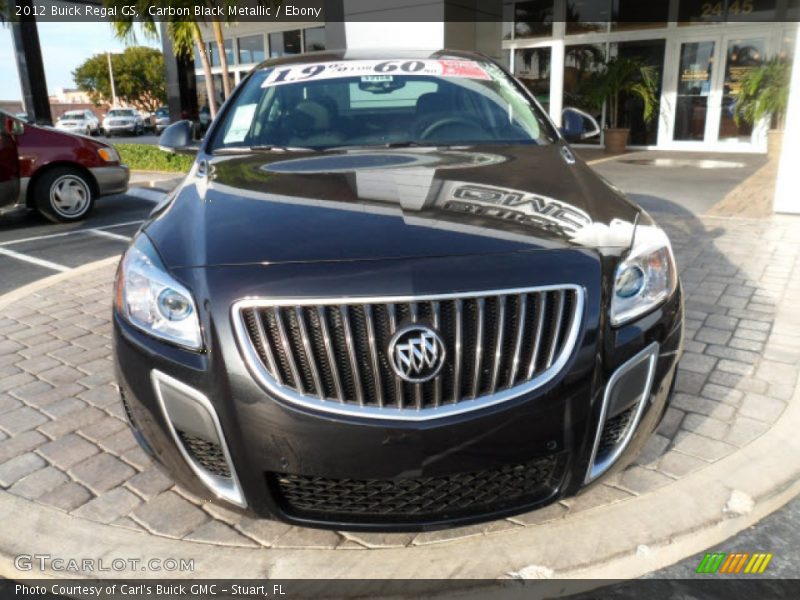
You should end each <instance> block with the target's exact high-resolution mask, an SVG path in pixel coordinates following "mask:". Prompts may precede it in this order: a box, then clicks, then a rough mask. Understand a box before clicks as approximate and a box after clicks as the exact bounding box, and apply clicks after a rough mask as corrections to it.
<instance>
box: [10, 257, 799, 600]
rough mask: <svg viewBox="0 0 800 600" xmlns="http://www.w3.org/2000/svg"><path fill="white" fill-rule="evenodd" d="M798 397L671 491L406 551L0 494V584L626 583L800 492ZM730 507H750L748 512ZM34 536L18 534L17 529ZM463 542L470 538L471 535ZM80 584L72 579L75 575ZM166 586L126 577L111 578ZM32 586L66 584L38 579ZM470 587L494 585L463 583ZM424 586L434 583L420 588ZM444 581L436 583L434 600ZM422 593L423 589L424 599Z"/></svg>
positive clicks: (34, 287) (13, 295)
mask: <svg viewBox="0 0 800 600" xmlns="http://www.w3.org/2000/svg"><path fill="white" fill-rule="evenodd" d="M116 260H118V259H117V258H110V259H104V260H101V261H97V262H94V263H90V264H88V265H84V266H82V267H79V268H77V269H75V270H73V271H70V272H69V273H63V274H58V275H53V276H51V277H48V278H46V279H44V280H41V281H38V282H35V283H32V284H28V285H26V286H23V287H22V288H19V289H17V290H14V291H12V292H9V293H8V294H5V295H3V296H0V308H2V307H3V306H6V305H8V304H9V303H11V302H14V301H17V300H19V299H20V298H23V297H25V296H26V295H29V294H31V293H35V292H39V291H41V290H43V289H46V288H48V287H50V286H51V285H54V284H56V283H60V282H63V281H65V280H68V279H69V278H70V277H73V276H77V275H79V274H81V273H86V272H89V271H93V270H96V269H99V268H103V267H106V266H110V265H111V264H113V263H114V262H115V261H116ZM798 423H800V389H798V388H797V387H795V391H794V395H793V398H792V400H791V401H790V402H789V404H788V405H787V408H786V409H785V411H784V412H783V414H782V415H781V416H780V417H779V419H778V420H777V422H776V423H775V424H774V425H773V427H772V428H771V429H770V430H768V431H767V432H766V433H765V434H763V435H762V436H761V437H760V438H758V439H756V440H754V441H753V442H751V443H750V444H749V445H747V446H745V447H744V448H743V449H741V450H739V451H737V452H735V453H734V454H731V455H729V456H728V457H726V458H723V459H721V460H719V461H718V462H716V463H713V464H710V465H708V466H706V467H704V468H703V469H701V470H699V471H696V472H694V473H692V474H690V475H688V476H686V477H684V478H682V479H680V480H678V481H676V482H674V483H670V484H668V485H666V486H664V487H661V488H659V489H657V490H655V491H653V492H650V493H648V494H645V495H642V496H638V497H635V498H631V499H629V500H624V501H620V502H617V503H615V504H609V505H603V506H598V507H595V508H592V509H587V510H585V511H582V512H580V513H577V514H576V515H575V516H572V517H570V516H567V517H566V518H563V519H559V520H554V521H549V522H543V523H542V524H540V525H537V526H532V527H526V528H522V527H519V528H515V529H505V530H498V531H495V532H493V533H489V534H486V535H483V536H478V535H474V536H472V537H462V538H459V539H457V540H450V541H442V542H440V543H431V544H425V545H418V546H411V547H408V548H378V549H373V550H372V551H369V552H367V551H364V550H354V551H350V552H347V551H345V550H343V549H336V550H332V549H315V548H307V547H298V548H288V549H286V548H282V549H270V548H267V549H249V548H239V547H236V548H234V547H220V546H214V545H208V544H202V543H197V542H188V541H181V540H177V539H175V540H173V539H168V538H164V537H159V536H153V535H149V534H147V533H143V532H138V531H133V530H126V529H123V528H119V527H109V526H106V525H102V524H100V523H97V522H93V521H88V520H84V519H82V518H80V517H75V516H71V515H67V514H65V513H62V512H60V511H59V510H57V509H54V508H49V507H46V506H42V505H38V504H35V503H34V502H31V501H28V500H25V499H23V498H21V497H18V496H15V495H12V494H10V493H8V492H5V491H1V492H0V576H4V577H8V578H16V579H19V578H21V577H25V576H27V575H28V574H29V572H25V571H19V570H17V569H16V568H15V567H14V557H15V556H18V555H20V554H26V555H29V554H49V555H50V556H52V557H62V558H72V557H76V558H79V557H86V558H89V557H91V558H95V559H101V558H102V559H103V561H104V562H106V563H110V562H111V561H112V560H113V559H114V558H125V559H130V558H138V559H140V560H143V561H146V560H148V559H150V558H154V557H160V558H163V557H180V558H185V559H194V560H195V564H196V567H197V569H196V572H194V573H178V572H173V573H170V574H169V576H171V577H187V578H188V577H194V576H197V577H202V578H216V577H220V578H235V577H249V578H253V577H255V578H272V579H293V578H308V577H309V574H313V576H314V577H321V578H323V577H324V578H352V579H374V578H419V579H442V578H464V577H469V578H475V579H492V580H494V579H497V578H508V577H513V578H527V577H541V576H543V575H544V577H546V578H551V577H552V578H587V579H588V578H609V577H612V576H613V577H614V578H617V579H618V578H621V577H637V576H640V575H642V574H644V573H647V572H650V571H652V570H654V569H658V568H661V567H664V566H666V565H669V564H672V563H674V562H676V561H677V560H680V559H681V558H684V557H686V556H689V555H692V554H694V553H696V552H699V551H702V550H703V549H705V548H707V547H709V546H711V545H714V544H717V543H720V542H722V541H723V540H725V539H727V538H728V537H729V536H731V535H733V534H735V533H737V532H739V531H741V530H743V529H745V528H747V527H749V526H751V525H752V524H753V523H755V522H756V521H758V520H759V519H760V518H763V517H764V516H766V515H767V514H769V513H770V512H772V511H773V510H776V509H777V508H779V507H780V506H782V505H783V504H784V503H785V502H787V501H788V500H790V499H791V498H792V497H793V496H794V495H795V494H796V493H797V492H799V491H800V480H799V477H800V460H798V456H800V436H797V433H796V432H797V424H798ZM732 497H733V498H744V499H745V500H748V499H749V500H751V501H752V507H749V506H747V505H748V504H749V503H748V502H744V503H743V504H744V506H745V508H744V509H742V508H737V506H738V505H739V503H735V502H732ZM20 522H23V523H25V525H26V530H27V532H26V533H27V535H26V536H24V538H23V536H20V535H19V523H20ZM465 535H466V532H465ZM69 575H70V576H74V574H71V573H70V574H69ZM133 575H135V576H137V577H141V576H143V575H145V576H159V575H163V573H142V572H139V571H119V572H109V573H103V576H106V577H131V576H133ZM35 576H36V577H43V576H51V577H52V576H63V573H60V572H54V571H49V572H39V571H36V573H35ZM462 583H463V586H464V588H470V587H480V586H485V585H486V582H485V581H483V582H481V581H475V582H462ZM420 585H421V586H422V587H424V585H427V584H422V583H421V584H420ZM436 585H437V584H436V582H435V581H432V582H431V583H430V587H431V591H433V589H434V586H436ZM417 591H418V592H423V590H422V589H419V590H417Z"/></svg>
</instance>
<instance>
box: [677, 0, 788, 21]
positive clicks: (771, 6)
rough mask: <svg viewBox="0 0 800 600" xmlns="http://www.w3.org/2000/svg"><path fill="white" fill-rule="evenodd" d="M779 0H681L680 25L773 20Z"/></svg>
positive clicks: (679, 7) (679, 8)
mask: <svg viewBox="0 0 800 600" xmlns="http://www.w3.org/2000/svg"><path fill="white" fill-rule="evenodd" d="M776 3H777V0H679V5H678V22H679V24H680V25H693V24H697V23H723V22H725V21H747V22H752V21H771V20H773V19H774V17H775V6H776Z"/></svg>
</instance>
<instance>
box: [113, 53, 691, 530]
mask: <svg viewBox="0 0 800 600" xmlns="http://www.w3.org/2000/svg"><path fill="white" fill-rule="evenodd" d="M564 122H565V127H564V129H563V130H558V129H556V127H555V126H554V125H553V123H552V122H551V121H550V119H549V118H548V116H547V115H546V114H545V113H544V111H543V110H542V109H541V107H540V106H539V105H538V104H537V103H536V101H535V99H534V98H533V97H532V96H531V95H530V93H529V92H528V91H527V90H526V89H525V88H524V87H522V86H521V85H520V83H519V82H517V81H516V80H515V79H513V78H512V77H511V76H510V75H509V74H508V73H507V72H506V71H505V70H504V69H503V68H502V67H500V66H499V65H497V64H495V63H494V62H492V61H491V60H489V59H486V58H484V57H482V56H479V55H475V54H466V53H457V52H449V51H440V52H435V53H429V52H428V53H419V52H405V53H392V54H386V55H377V54H375V53H370V54H363V53H362V54H359V53H356V52H352V51H348V52H347V53H342V52H326V53H320V54H306V55H302V56H296V57H291V58H283V59H277V60H271V61H267V62H265V63H263V64H261V65H259V66H258V67H256V68H255V69H253V71H252V72H251V73H250V74H249V75H248V76H247V78H246V79H245V80H244V81H243V82H242V84H241V85H240V86H239V87H238V88H237V90H236V91H235V93H234V95H233V97H232V98H231V99H230V100H229V101H228V103H227V104H226V105H225V107H224V108H223V110H222V112H221V113H220V114H219V115H218V117H217V118H216V120H215V121H214V123H213V124H212V126H211V128H210V129H209V131H208V133H207V134H206V136H205V138H204V139H203V141H202V142H201V143H200V144H199V148H197V147H193V146H192V144H193V143H194V142H193V141H192V137H191V133H192V126H191V124H190V123H188V122H185V121H184V122H178V123H175V124H173V125H172V126H170V127H169V128H168V129H167V130H166V131H165V132H164V134H163V136H162V138H161V141H160V145H161V146H162V147H163V148H164V149H167V150H172V151H191V152H196V153H197V157H196V161H195V163H194V166H193V167H192V169H191V171H190V172H189V174H188V176H187V177H186V179H185V181H184V182H183V183H182V184H181V185H180V186H179V187H178V188H177V189H176V190H175V191H173V192H172V193H171V194H170V195H169V196H168V198H167V199H166V200H165V201H164V202H163V203H162V205H160V206H159V207H157V209H156V210H155V211H154V213H153V214H152V216H151V217H150V219H149V220H148V222H147V223H145V224H144V226H143V227H142V229H141V230H140V232H139V233H138V235H137V236H136V237H135V239H134V240H133V242H132V243H131V245H130V247H129V248H128V250H127V252H126V253H125V255H124V257H123V259H122V261H121V263H120V266H119V270H118V275H117V281H116V287H115V303H114V341H115V346H114V353H115V359H116V368H117V375H118V380H119V387H120V390H121V393H122V397H123V402H124V405H125V408H126V411H127V414H128V418H129V421H130V424H131V427H132V428H133V430H134V432H135V434H136V437H137V439H138V440H139V442H140V443H141V445H142V446H143V447H144V448H145V449H146V450H147V451H148V452H149V453H150V454H151V455H152V456H153V457H154V458H155V459H156V460H157V461H158V462H159V463H160V464H161V465H163V467H164V468H165V469H166V470H167V471H168V472H169V473H170V474H171V475H172V476H173V477H174V478H175V479H177V480H178V481H180V482H182V483H183V484H184V485H185V486H187V487H188V488H189V489H190V490H192V491H193V492H194V493H196V494H198V495H200V496H204V497H208V498H211V499H214V500H216V501H218V502H221V503H224V504H226V505H228V506H230V507H233V508H236V509H239V510H243V511H248V512H249V513H251V514H252V513H255V514H256V515H259V516H262V517H265V518H271V519H280V520H283V521H287V522H291V523H296V524H304V525H309V526H317V527H330V528H349V529H372V530H421V529H431V528H436V527H446V526H453V525H458V524H465V523H470V522H477V521H485V520H489V519H495V518H500V517H504V516H508V515H511V514H515V513H520V512H523V511H530V510H534V509H536V508H538V507H541V506H543V505H546V504H548V503H551V502H553V501H555V500H557V499H559V498H562V497H564V496H568V495H572V494H575V493H576V492H578V491H579V490H581V489H582V488H584V487H585V486H588V485H592V484H593V483H594V482H596V481H598V479H599V478H601V477H603V476H604V475H606V474H607V473H609V472H611V471H613V470H616V469H619V468H622V467H623V466H624V465H625V464H627V463H629V462H630V460H631V459H632V457H634V456H635V454H636V453H637V452H638V450H639V449H640V448H641V446H642V445H643V444H644V442H645V441H646V440H647V439H648V437H649V436H650V434H651V433H652V432H653V430H654V429H655V428H656V426H657V425H658V423H659V422H660V420H661V418H662V416H663V415H664V412H665V410H666V407H667V405H668V402H669V396H670V392H671V390H672V383H673V379H674V376H675V371H676V367H677V363H678V360H679V357H680V353H681V349H682V335H683V308H682V300H681V288H680V284H679V280H678V275H677V272H676V266H675V261H674V258H673V255H672V250H671V247H670V243H669V240H668V238H667V236H666V235H665V234H664V232H663V230H662V229H660V228H659V227H658V225H657V224H656V223H655V222H654V221H653V220H652V219H651V217H650V216H648V215H647V213H646V212H644V211H643V210H642V209H641V208H640V207H638V206H636V205H635V204H633V203H632V202H630V201H629V200H627V199H626V198H625V197H624V196H622V195H621V193H620V192H618V191H616V190H614V189H612V188H611V187H609V186H608V185H607V184H606V183H604V182H603V181H601V180H600V179H599V178H598V177H597V176H596V175H595V174H594V173H593V172H592V171H591V170H590V169H589V168H588V167H587V166H586V165H585V164H584V163H583V162H582V161H581V160H580V159H579V158H578V157H577V156H576V155H575V154H574V153H573V151H572V150H571V149H570V147H569V145H568V141H571V140H579V139H584V138H586V137H587V136H591V135H593V134H596V133H597V127H596V122H594V120H593V119H592V118H591V117H590V116H589V115H586V114H584V113H581V112H580V111H575V110H570V109H568V110H567V111H565V114H564Z"/></svg>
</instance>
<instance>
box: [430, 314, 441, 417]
mask: <svg viewBox="0 0 800 600" xmlns="http://www.w3.org/2000/svg"><path fill="white" fill-rule="evenodd" d="M431 314H432V315H433V328H434V329H435V330H436V331H439V302H438V301H436V300H434V301H433V302H431ZM441 403H442V378H441V377H436V378H435V379H434V380H433V406H434V408H435V407H437V406H439V405H440V404H441Z"/></svg>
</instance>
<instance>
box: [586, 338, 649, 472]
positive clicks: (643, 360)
mask: <svg viewBox="0 0 800 600" xmlns="http://www.w3.org/2000/svg"><path fill="white" fill-rule="evenodd" d="M658 348H659V346H658V344H655V343H654V344H650V345H649V346H648V347H647V348H645V349H644V350H642V351H641V352H639V353H638V354H637V355H636V356H634V357H633V358H631V359H630V360H629V361H627V362H626V363H624V364H623V365H622V366H621V367H619V368H618V369H617V370H616V371H614V374H613V375H612V376H611V379H609V381H608V384H607V385H606V389H605V393H604V394H603V407H602V409H601V412H600V419H599V422H598V425H597V434H596V435H595V440H594V446H593V448H592V457H591V460H590V461H589V470H588V472H587V474H586V480H585V482H586V483H589V482H590V481H593V480H594V479H597V478H598V477H599V476H600V475H602V474H603V473H605V472H606V471H608V470H609V469H610V468H611V467H612V465H613V464H614V463H615V462H616V461H617V459H619V457H620V456H621V455H622V453H623V452H624V450H625V448H626V447H627V446H628V444H629V443H630V441H631V439H632V438H633V434H634V433H635V431H636V427H637V426H638V425H639V420H640V419H641V417H642V413H643V412H644V408H645V406H646V405H647V399H648V398H649V397H650V388H651V387H652V385H653V376H654V375H655V368H656V361H657V360H658Z"/></svg>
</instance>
